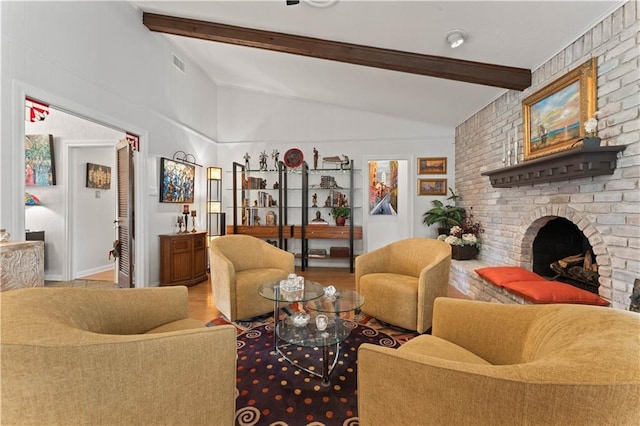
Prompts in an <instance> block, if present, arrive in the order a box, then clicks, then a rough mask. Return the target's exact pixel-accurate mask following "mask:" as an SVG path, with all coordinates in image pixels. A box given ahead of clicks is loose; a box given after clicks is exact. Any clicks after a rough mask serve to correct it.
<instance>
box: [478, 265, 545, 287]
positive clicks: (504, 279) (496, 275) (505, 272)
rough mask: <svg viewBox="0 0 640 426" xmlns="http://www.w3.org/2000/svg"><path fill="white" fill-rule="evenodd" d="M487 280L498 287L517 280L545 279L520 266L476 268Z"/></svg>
mask: <svg viewBox="0 0 640 426" xmlns="http://www.w3.org/2000/svg"><path fill="white" fill-rule="evenodd" d="M475 271H476V273H477V274H478V275H480V276H481V277H482V278H484V279H485V280H487V281H489V282H490V283H492V284H495V285H497V286H498V287H504V285H505V284H508V283H512V282H517V281H540V280H544V278H542V277H541V276H540V275H538V274H536V273H535V272H531V271H527V270H526V269H524V268H522V267H520V266H488V267H486V268H478V269H476V270H475Z"/></svg>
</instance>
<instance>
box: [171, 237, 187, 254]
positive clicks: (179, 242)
mask: <svg viewBox="0 0 640 426" xmlns="http://www.w3.org/2000/svg"><path fill="white" fill-rule="evenodd" d="M191 247H192V241H191V239H186V238H184V239H183V238H179V239H175V240H173V241H171V252H172V253H178V252H181V251H190V250H191Z"/></svg>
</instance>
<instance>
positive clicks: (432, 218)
mask: <svg viewBox="0 0 640 426" xmlns="http://www.w3.org/2000/svg"><path fill="white" fill-rule="evenodd" d="M449 191H450V192H451V195H450V196H449V197H448V198H447V200H452V201H453V203H454V204H453V205H450V204H447V205H445V204H444V203H443V202H442V201H440V200H433V201H432V203H433V208H432V209H431V210H429V211H427V212H426V213H424V214H423V215H422V223H424V224H425V225H427V226H431V225H433V224H435V223H437V224H439V225H440V227H439V228H438V235H442V234H445V235H446V234H448V233H449V229H451V227H453V226H462V223H463V222H464V219H465V217H466V211H465V209H464V207H457V206H456V205H455V202H456V201H457V200H459V199H460V198H461V197H460V196H459V195H458V194H456V193H455V192H454V191H453V189H451V188H449Z"/></svg>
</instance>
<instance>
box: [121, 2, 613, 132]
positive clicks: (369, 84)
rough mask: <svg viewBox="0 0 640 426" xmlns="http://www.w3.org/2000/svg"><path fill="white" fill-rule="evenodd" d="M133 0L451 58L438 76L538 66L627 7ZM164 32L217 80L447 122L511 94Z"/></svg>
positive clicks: (207, 17) (196, 15)
mask: <svg viewBox="0 0 640 426" xmlns="http://www.w3.org/2000/svg"><path fill="white" fill-rule="evenodd" d="M133 3H134V4H135V5H136V6H137V7H139V8H140V9H141V10H142V11H143V12H146V15H147V17H149V16H150V15H149V14H159V15H168V16H171V17H175V18H189V19H192V20H197V21H205V22H201V23H200V24H201V25H200V26H199V27H194V26H191V27H190V28H197V29H202V28H205V29H206V28H208V27H207V26H206V25H205V24H206V23H207V22H209V23H215V24H224V25H223V27H224V26H225V25H232V26H239V27H245V28H249V29H257V30H264V31H269V32H277V33H286V34H290V35H293V36H303V37H313V38H316V39H323V40H330V41H335V42H338V43H337V44H338V45H340V46H347V48H346V51H349V48H350V45H358V46H368V47H374V48H381V49H384V50H383V51H382V52H388V51H391V52H393V51H401V52H404V53H407V54H410V55H411V54H413V55H415V54H418V55H429V56H428V57H427V59H429V58H433V57H435V58H436V59H440V58H450V59H453V60H454V61H453V62H450V63H449V65H447V63H446V62H445V63H444V64H440V67H441V68H440V71H442V72H441V74H437V73H436V74H435V75H443V76H445V77H446V76H447V73H446V72H444V71H446V70H447V69H449V70H453V67H454V65H460V63H459V62H458V60H461V61H466V62H461V63H462V64H465V63H467V62H468V61H472V62H479V63H483V64H492V65H497V66H504V67H506V68H505V69H509V68H516V69H525V70H535V69H536V68H537V67H538V66H540V65H541V64H543V63H545V62H546V61H547V60H549V59H550V58H551V57H553V56H554V55H555V54H556V53H557V52H559V51H560V50H562V49H563V48H565V47H566V46H568V45H569V44H570V43H572V42H573V41H575V40H576V39H577V38H578V37H580V36H581V35H582V34H583V33H584V32H585V31H587V30H588V29H589V28H591V27H592V26H593V25H594V24H596V23H597V22H598V21H599V20H600V19H602V18H603V17H604V16H606V15H607V14H608V13H610V12H612V11H613V10H614V9H615V8H617V7H619V6H620V5H621V4H622V2H620V1H612V0H603V1H573V0H571V1H546V2H545V1H491V2H490V1H376V0H372V1H354V0H340V1H337V2H330V3H334V4H333V5H331V6H330V7H317V6H318V5H320V6H323V5H324V3H327V1H326V0H307V1H304V0H303V1H302V2H300V4H298V5H295V6H287V5H286V2H285V0H263V1H243V0H236V1H133ZM178 21H182V20H178ZM141 25H142V22H141ZM210 27H212V26H211V25H209V28H210ZM452 29H462V30H464V31H465V32H466V33H467V34H468V39H467V40H466V42H465V43H464V44H463V45H462V46H460V47H458V48H456V49H451V47H449V45H448V44H447V43H446V40H445V36H446V34H447V32H449V31H450V30H452ZM158 34H161V33H158ZM176 34H180V33H179V32H178V33H176ZM191 35H193V34H191ZM162 37H167V38H168V39H169V40H170V41H171V42H172V43H174V44H175V45H177V46H179V47H180V48H181V49H182V50H184V51H185V52H186V54H187V55H188V56H189V57H190V58H191V59H192V60H193V61H195V62H196V63H197V64H198V65H199V66H200V67H201V68H202V69H203V70H204V71H205V72H206V73H207V74H208V75H209V76H210V77H211V78H212V80H214V81H215V82H216V83H217V84H218V85H227V86H235V87H242V88H247V89H251V90H257V91H261V92H267V93H274V94H278V95H282V96H287V97H297V98H304V99H310V100H314V101H318V102H322V103H328V104H333V105H337V106H342V107H346V108H354V109H359V110H363V111H370V112H375V113H380V114H386V115H392V116H397V117H402V118H406V119H411V120H419V121H425V122H430V123H435V124H440V125H446V126H455V125H457V124H459V123H461V122H462V121H464V120H465V119H467V118H468V117H470V116H471V115H473V114H474V113H475V112H477V111H478V110H480V109H481V108H482V107H484V106H485V105H487V104H488V103H490V102H491V101H492V100H494V99H496V98H497V97H499V96H500V95H501V94H503V93H504V92H505V91H506V90H507V89H505V88H501V87H493V86H489V85H485V84H477V83H468V82H464V81H457V80H450V79H448V78H438V77H433V76H429V75H434V74H427V75H419V74H415V73H409V72H402V71H395V70H389V69H382V68H377V67H374V66H363V65H357V64H353V63H344V62H339V61H336V60H327V59H319V58H316V57H310V56H300V55H295V54H290V53H283V52H278V51H272V50H264V49H260V48H256V47H246V44H247V43H244V44H245V45H234V44H228V43H221V42H217V41H208V40H202V39H199V38H192V37H186V36H183V35H171V34H164V35H162ZM299 38H300V37H297V38H296V37H294V38H293V39H296V40H298V39H299ZM272 39H274V40H276V41H277V38H274V37H272ZM309 46H311V47H313V43H311V44H310V45H309ZM351 49H352V51H354V52H355V50H353V48H351ZM363 52H365V53H366V50H364V51H363ZM374 52H375V51H374ZM378 53H380V52H378ZM324 57H326V56H324ZM364 58H365V59H367V58H366V55H364ZM334 59H335V58H334ZM378 59H379V58H373V53H372V60H371V61H365V62H373V65H375V60H378ZM404 61H406V58H405V59H404ZM361 63H362V62H361ZM369 65H371V64H369ZM497 68H499V69H502V67H497ZM436 69H437V68H436ZM187 72H188V70H187ZM479 74H488V71H486V72H482V71H481V72H480V73H479ZM479 77H483V78H484V77H486V76H485V75H481V76H479ZM463 80H464V79H463ZM481 80H482V79H478V81H481ZM467 81H470V80H467ZM471 81H473V80H471ZM481 82H482V81H481ZM502 87H509V86H505V85H503V86H502Z"/></svg>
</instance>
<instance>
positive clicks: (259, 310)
mask: <svg viewBox="0 0 640 426" xmlns="http://www.w3.org/2000/svg"><path fill="white" fill-rule="evenodd" d="M209 254H210V256H209V258H210V259H209V262H210V265H211V291H212V294H213V302H214V303H215V305H216V307H217V308H218V310H219V311H220V312H222V314H223V315H224V316H225V317H226V318H227V319H228V320H229V321H236V320H238V319H241V320H242V319H249V318H253V317H256V316H258V315H263V314H266V313H268V312H273V302H271V301H269V300H267V299H265V298H263V297H261V296H260V295H259V294H258V287H260V285H261V284H264V283H268V282H272V281H279V280H282V279H284V278H286V277H287V275H288V274H293V273H295V265H294V257H293V253H289V252H286V251H284V250H281V249H279V248H277V247H274V246H272V245H271V244H269V243H267V242H265V241H263V240H260V239H258V238H255V237H251V236H248V235H225V236H222V237H219V238H216V239H214V240H212V241H211V244H210V247H209Z"/></svg>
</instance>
